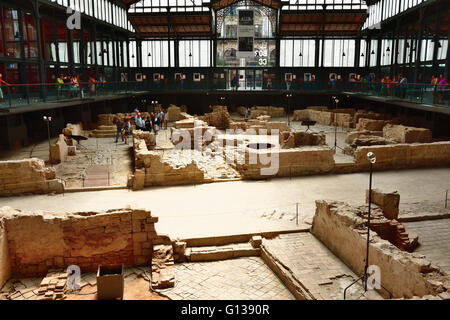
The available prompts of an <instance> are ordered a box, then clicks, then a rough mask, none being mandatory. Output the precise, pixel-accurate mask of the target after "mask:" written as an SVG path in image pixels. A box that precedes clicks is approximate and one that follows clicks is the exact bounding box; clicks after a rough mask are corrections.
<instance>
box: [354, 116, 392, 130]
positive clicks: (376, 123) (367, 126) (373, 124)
mask: <svg viewBox="0 0 450 320" xmlns="http://www.w3.org/2000/svg"><path fill="white" fill-rule="evenodd" d="M385 124H386V122H385V121H384V120H372V119H366V118H360V119H359V121H358V123H357V125H356V130H360V131H362V130H368V131H383V127H384V125H385Z"/></svg>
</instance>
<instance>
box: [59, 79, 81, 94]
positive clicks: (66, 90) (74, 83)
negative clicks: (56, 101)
mask: <svg viewBox="0 0 450 320" xmlns="http://www.w3.org/2000/svg"><path fill="white" fill-rule="evenodd" d="M56 89H57V94H58V98H59V97H60V96H61V95H66V96H70V97H71V98H73V97H76V96H78V93H79V92H80V81H79V80H78V76H73V77H72V76H58V77H57V78H56Z"/></svg>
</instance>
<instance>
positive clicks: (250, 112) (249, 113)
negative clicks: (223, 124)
mask: <svg viewBox="0 0 450 320" xmlns="http://www.w3.org/2000/svg"><path fill="white" fill-rule="evenodd" d="M251 114H252V109H250V107H247V111H246V112H245V120H248V119H250V115H251Z"/></svg>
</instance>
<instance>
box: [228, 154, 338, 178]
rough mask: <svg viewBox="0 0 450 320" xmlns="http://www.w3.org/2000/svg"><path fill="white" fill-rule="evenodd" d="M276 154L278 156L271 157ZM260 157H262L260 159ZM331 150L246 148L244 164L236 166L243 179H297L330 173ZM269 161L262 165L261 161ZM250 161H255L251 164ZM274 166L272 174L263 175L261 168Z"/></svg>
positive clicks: (333, 163)
mask: <svg viewBox="0 0 450 320" xmlns="http://www.w3.org/2000/svg"><path fill="white" fill-rule="evenodd" d="M272 153H278V156H276V155H272ZM261 156H262V157H261ZM333 156H334V153H333V150H331V149H329V148H324V147H303V148H295V149H282V150H279V149H278V150H273V151H271V150H254V149H249V148H247V150H246V153H245V164H242V165H241V164H237V166H236V167H237V169H238V171H239V172H240V174H241V175H242V176H243V178H244V179H265V178H272V177H291V176H292V177H297V176H305V175H313V174H323V173H328V172H331V171H332V170H333V168H334V165H335V162H334V158H333ZM264 157H266V158H267V159H271V161H272V162H271V163H269V164H264V163H262V161H261V159H264ZM271 157H272V158H271ZM251 159H257V161H256V163H255V164H252V162H253V161H251ZM271 166H275V167H276V170H275V172H274V173H273V174H263V173H262V171H261V170H262V169H263V168H266V169H268V168H270V167H271Z"/></svg>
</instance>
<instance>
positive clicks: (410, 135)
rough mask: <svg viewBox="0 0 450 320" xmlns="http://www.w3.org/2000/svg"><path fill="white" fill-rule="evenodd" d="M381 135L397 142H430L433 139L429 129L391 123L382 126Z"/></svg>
mask: <svg viewBox="0 0 450 320" xmlns="http://www.w3.org/2000/svg"><path fill="white" fill-rule="evenodd" d="M383 137H384V138H386V139H389V140H393V141H395V142H397V143H430V142H432V140H433V139H432V133H431V130H429V129H425V128H415V127H405V126H402V125H392V124H387V125H386V126H384V128H383Z"/></svg>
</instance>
